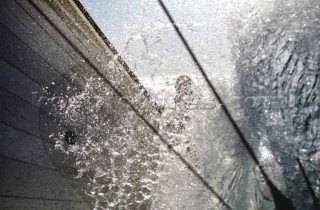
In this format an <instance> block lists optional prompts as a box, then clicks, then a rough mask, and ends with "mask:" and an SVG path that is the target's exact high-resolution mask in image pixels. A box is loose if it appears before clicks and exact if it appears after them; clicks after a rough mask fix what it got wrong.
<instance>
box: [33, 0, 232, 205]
mask: <svg viewBox="0 0 320 210" xmlns="http://www.w3.org/2000/svg"><path fill="white" fill-rule="evenodd" d="M74 1H75V2H76V4H77V5H78V4H80V2H78V1H77V0H74ZM28 2H29V3H30V4H31V5H32V6H33V7H34V8H35V9H36V10H37V12H39V14H41V15H42V16H43V17H44V19H45V20H46V21H47V22H48V23H49V24H50V25H51V26H52V27H53V28H54V29H55V30H56V31H57V32H58V33H59V34H60V35H61V36H62V37H63V39H64V40H66V41H67V43H69V45H70V46H71V47H72V49H73V50H75V51H76V52H77V53H79V55H80V56H81V57H82V58H83V60H84V61H86V63H88V64H89V66H90V67H91V68H92V69H93V70H94V71H95V72H96V73H97V75H98V76H99V77H101V78H102V79H103V81H104V82H105V83H106V84H107V85H108V86H109V87H110V88H111V89H112V90H113V91H114V92H115V93H116V94H117V95H118V96H119V97H120V98H121V99H122V101H123V102H125V103H126V104H127V105H128V106H129V107H130V108H131V109H132V111H134V113H135V114H136V115H137V116H138V117H139V118H140V119H141V120H142V121H143V122H144V123H145V124H146V125H147V126H148V127H149V128H150V129H151V130H152V131H153V133H154V134H155V135H157V136H158V137H159V139H160V141H161V142H162V143H163V144H165V145H166V146H167V149H168V150H169V151H171V152H172V153H173V154H174V155H176V157H178V158H179V159H180V161H181V162H182V163H183V164H185V165H186V166H187V169H188V170H189V171H190V172H191V173H192V174H193V175H194V176H196V177H197V178H198V179H199V181H200V182H201V183H202V184H203V185H204V186H205V187H206V188H207V189H208V190H209V191H210V192H211V193H212V194H213V195H214V196H215V197H216V198H217V199H218V201H219V202H220V203H221V204H222V205H223V206H224V207H225V208H227V209H233V208H231V207H230V205H229V204H228V203H227V202H226V201H225V200H224V199H223V198H222V197H221V196H220V195H219V194H218V193H217V192H216V191H215V190H214V189H213V187H212V186H211V185H210V184H209V183H208V182H207V181H206V180H205V179H204V178H203V177H202V176H201V175H200V174H199V173H198V172H197V170H196V169H195V168H194V167H193V166H192V165H191V164H190V163H188V161H187V160H186V159H185V158H184V157H183V156H182V155H181V154H180V153H179V152H178V151H176V150H175V149H174V148H173V146H172V145H170V143H169V142H168V141H167V140H166V139H165V138H164V137H163V136H162V135H161V134H160V133H159V132H158V130H157V128H156V127H155V126H153V125H152V123H150V122H149V121H148V120H147V119H146V118H145V117H144V116H143V115H142V114H141V113H140V112H139V110H138V109H137V108H135V106H134V105H133V104H132V103H131V102H130V101H129V99H127V98H125V97H124V95H123V94H122V93H121V92H120V90H118V89H117V88H116V87H115V86H114V85H113V84H112V82H111V81H109V80H108V78H107V77H106V76H105V75H104V74H103V73H102V72H101V71H100V70H99V68H98V67H97V66H95V64H93V63H92V62H91V60H90V59H88V58H87V57H86V56H85V55H84V54H83V52H82V51H81V50H80V49H79V48H78V47H77V46H76V45H75V44H74V43H73V42H72V41H71V40H70V38H69V37H67V36H66V35H65V34H64V33H63V32H62V31H61V30H60V29H59V28H58V27H57V26H56V25H55V24H54V23H53V22H52V21H51V20H50V18H49V17H48V16H47V15H46V14H45V13H44V12H43V11H42V10H41V9H40V8H39V7H38V5H36V4H35V3H34V2H33V1H32V0H28Z"/></svg>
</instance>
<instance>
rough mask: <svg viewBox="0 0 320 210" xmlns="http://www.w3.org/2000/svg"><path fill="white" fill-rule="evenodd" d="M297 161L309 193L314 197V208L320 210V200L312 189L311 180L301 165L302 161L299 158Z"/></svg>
mask: <svg viewBox="0 0 320 210" xmlns="http://www.w3.org/2000/svg"><path fill="white" fill-rule="evenodd" d="M296 160H297V162H298V165H299V168H300V171H301V173H302V175H303V178H304V181H305V182H306V184H307V188H308V191H309V193H310V195H311V197H312V201H313V206H314V208H315V210H319V209H320V206H319V203H318V199H317V196H316V193H315V192H314V190H313V189H312V185H311V182H310V180H309V178H308V176H307V174H306V172H305V170H304V168H303V166H302V164H301V162H300V159H299V158H297V159H296Z"/></svg>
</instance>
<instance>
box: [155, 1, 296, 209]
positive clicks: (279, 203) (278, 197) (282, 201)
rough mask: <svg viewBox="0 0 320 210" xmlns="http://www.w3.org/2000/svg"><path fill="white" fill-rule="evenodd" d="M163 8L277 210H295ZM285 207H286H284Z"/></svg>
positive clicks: (160, 2) (163, 7)
mask: <svg viewBox="0 0 320 210" xmlns="http://www.w3.org/2000/svg"><path fill="white" fill-rule="evenodd" d="M158 2H159V4H160V6H161V8H162V9H163V11H164V13H165V14H166V15H167V17H168V19H169V20H170V22H171V24H172V26H173V27H174V29H175V31H176V33H177V34H178V36H179V38H180V40H181V41H182V43H183V45H184V46H185V48H186V50H187V51H188V53H189V55H190V57H191V58H192V60H193V62H194V63H195V65H196V66H197V67H198V69H199V71H200V73H201V74H202V76H203V78H204V79H205V81H206V83H207V84H208V86H209V88H210V89H211V91H212V92H213V94H214V96H215V97H216V98H217V100H218V102H219V103H220V104H221V108H222V111H223V112H224V113H225V115H226V116H227V119H228V120H229V122H230V123H231V125H232V126H233V128H234V129H235V131H236V133H237V134H238V136H239V137H240V140H241V142H242V144H243V145H244V146H245V148H246V149H247V151H248V152H249V154H250V156H251V157H252V159H253V160H254V162H255V163H256V164H257V166H258V167H259V169H260V171H261V173H262V175H263V176H264V178H265V180H266V182H267V183H268V185H269V187H270V188H271V191H272V194H273V197H274V199H275V203H276V208H277V209H279V210H282V209H286V210H290V209H294V207H293V206H292V204H291V201H290V200H289V199H287V198H286V197H285V196H284V195H283V194H282V193H281V192H280V191H279V190H278V189H277V188H276V187H275V186H274V185H273V183H272V182H271V181H270V179H269V178H268V176H267V174H266V172H265V171H264V169H263V168H262V166H261V165H260V164H259V161H258V158H257V157H256V155H255V154H254V152H253V150H252V148H251V146H250V144H249V142H248V141H247V140H246V138H245V137H244V135H243V133H242V132H241V130H240V128H239V126H238V125H237V124H236V123H235V121H234V119H233V118H232V116H231V114H230V112H229V110H228V108H227V106H226V104H225V103H224V101H223V100H222V98H221V97H220V95H219V94H218V92H217V91H216V89H215V87H214V86H213V84H212V83H211V81H210V80H209V77H208V75H207V74H206V72H205V71H204V69H203V67H202V65H201V64H200V62H199V61H198V59H197V57H196V56H195V54H194V53H193V50H192V49H191V47H190V45H189V44H188V42H187V41H186V39H185V38H184V36H183V34H182V33H181V31H180V29H179V27H178V25H177V24H176V23H175V21H174V19H173V17H172V16H171V14H170V12H169V10H168V9H167V7H166V6H165V4H164V3H163V2H162V0H158ZM284 205H285V206H284Z"/></svg>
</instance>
